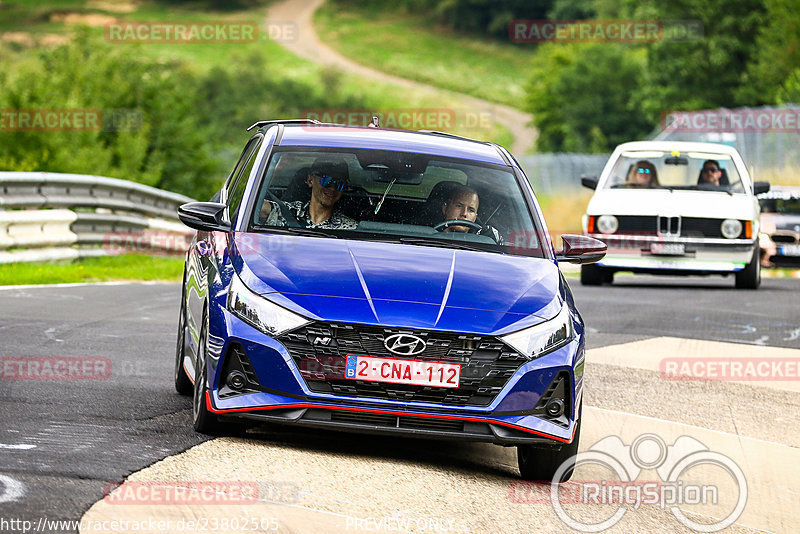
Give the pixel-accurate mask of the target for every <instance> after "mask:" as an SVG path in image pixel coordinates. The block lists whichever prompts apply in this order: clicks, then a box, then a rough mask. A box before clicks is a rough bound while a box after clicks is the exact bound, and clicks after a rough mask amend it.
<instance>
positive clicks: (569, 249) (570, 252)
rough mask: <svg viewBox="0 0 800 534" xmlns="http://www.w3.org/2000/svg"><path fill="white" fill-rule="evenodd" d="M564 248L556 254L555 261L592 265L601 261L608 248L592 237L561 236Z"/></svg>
mask: <svg viewBox="0 0 800 534" xmlns="http://www.w3.org/2000/svg"><path fill="white" fill-rule="evenodd" d="M561 240H562V241H563V242H564V248H562V249H561V250H559V251H558V252H556V260H558V261H564V262H567V263H594V262H596V261H598V260H601V259H603V256H605V255H606V251H607V250H608V246H607V245H606V244H605V243H603V242H602V241H600V240H599V239H595V238H593V237H587V236H585V235H574V234H563V235H562V236H561Z"/></svg>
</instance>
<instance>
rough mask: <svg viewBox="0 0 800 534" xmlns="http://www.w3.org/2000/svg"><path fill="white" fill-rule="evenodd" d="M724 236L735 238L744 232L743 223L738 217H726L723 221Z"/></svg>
mask: <svg viewBox="0 0 800 534" xmlns="http://www.w3.org/2000/svg"><path fill="white" fill-rule="evenodd" d="M721 229H722V236H723V237H725V238H727V239H735V238H737V237H739V234H741V233H742V223H741V221H737V220H736V219H725V220H724V221H722V226H721Z"/></svg>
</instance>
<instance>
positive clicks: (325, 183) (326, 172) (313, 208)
mask: <svg viewBox="0 0 800 534" xmlns="http://www.w3.org/2000/svg"><path fill="white" fill-rule="evenodd" d="M348 176H349V172H348V169H347V163H345V162H344V161H342V160H340V159H333V158H329V159H325V158H318V159H317V160H316V161H315V162H314V164H313V165H312V166H311V170H310V171H309V173H308V175H307V176H306V185H307V186H308V187H310V188H311V199H310V200H309V201H308V202H305V203H303V202H302V201H301V200H297V201H294V202H286V203H285V204H286V207H287V208H288V209H289V210H290V211H291V214H292V215H294V217H295V218H296V219H297V221H298V222H300V224H302V225H303V226H305V227H306V228H321V229H324V230H354V229H355V228H357V227H358V223H357V222H356V221H355V219H352V218H350V217H348V216H347V215H345V214H344V213H342V212H341V211H340V210H339V209H337V208H336V203H337V202H339V199H341V198H342V192H343V191H344V188H345V187H346V186H347V183H348ZM259 220H260V221H261V224H264V225H266V226H288V225H287V222H286V218H285V217H284V214H283V213H282V212H281V210H280V207H279V206H278V203H277V202H275V201H272V200H264V203H263V204H262V205H261V211H260V212H259Z"/></svg>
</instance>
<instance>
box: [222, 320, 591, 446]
mask: <svg viewBox="0 0 800 534" xmlns="http://www.w3.org/2000/svg"><path fill="white" fill-rule="evenodd" d="M222 313H223V315H224V319H225V320H224V327H225V330H227V332H220V333H219V334H221V335H220V337H221V338H223V339H225V344H224V346H222V347H221V350H220V353H219V354H220V358H219V359H218V360H216V361H215V360H213V358H212V360H210V361H209V367H212V366H213V367H214V368H212V369H210V371H211V373H212V378H211V383H210V388H209V389H210V390H209V393H208V397H207V399H206V403H207V406H208V409H209V410H210V411H212V412H213V413H216V414H218V415H219V416H220V417H221V418H242V419H249V420H256V421H269V422H276V423H285V424H296V425H303V426H310V427H320V428H334V429H339V430H345V431H353V432H365V433H381V434H401V435H406V436H411V437H422V438H436V439H455V440H464V441H484V442H492V443H498V444H504V445H513V444H523V443H547V444H550V445H558V444H564V443H569V442H571V441H572V439H573V435H574V432H575V428H576V424H575V416H576V413H575V412H576V410H575V407H576V406H579V403H580V392H581V390H582V372H583V346H584V344H583V337H582V333H580V334H579V335H576V337H575V339H573V341H572V342H570V343H569V344H568V345H566V346H564V347H562V348H560V349H558V350H556V351H553V352H551V353H549V354H547V355H545V356H542V357H540V358H538V359H536V360H533V361H527V362H526V363H524V364H522V365H521V366H520V367H519V368H518V369H517V370H516V371H515V372H514V373H513V376H511V377H510V378H509V379H508V381H507V382H506V384H505V386H504V387H503V388H502V390H501V391H500V392H499V393H498V394H497V395H496V396H495V397H494V398H493V400H492V402H491V403H490V404H488V405H487V406H464V405H461V406H459V405H447V404H441V403H432V402H415V401H408V400H393V399H382V398H369V397H364V396H348V395H342V394H326V393H320V392H318V391H312V390H311V389H310V388H309V387H308V384H307V382H306V380H305V379H304V378H303V376H302V374H301V370H300V369H299V368H298V365H297V362H296V359H295V358H293V357H292V355H291V354H290V353H289V351H288V350H287V348H286V347H285V346H284V345H283V344H281V343H280V342H278V341H277V340H275V339H273V338H271V337H269V336H267V335H265V334H263V333H261V332H260V331H258V330H256V329H254V328H253V327H251V326H250V325H248V324H246V323H244V322H242V321H240V320H239V319H238V318H236V317H234V316H232V315H231V314H230V313H228V312H227V310H222ZM236 351H239V352H242V351H243V352H244V353H245V354H246V356H247V362H249V364H250V368H249V369H244V371H245V374H247V375H248V377H250V378H252V377H253V376H255V377H256V379H257V385H256V384H255V383H254V382H252V381H250V382H249V384H250V385H251V386H252V387H251V388H249V389H247V388H246V389H245V390H244V391H240V392H237V391H232V390H231V389H230V387H228V386H227V383H226V375H227V373H229V372H230V369H231V367H230V365H232V364H230V363H226V362H234V361H235V360H234V359H233V355H234V353H235V352H236ZM237 358H238V359H241V358H240V356H237ZM245 367H246V365H245ZM561 381H563V383H564V384H565V385H564V386H563V387H562V388H561V389H560V390H559V391H563V392H565V397H566V398H565V399H564V400H565V405H566V409H565V414H564V416H562V417H561V418H558V419H554V418H549V417H548V416H546V415H543V409H542V408H541V406H540V405H541V403H543V402H545V401H547V400H548V399H549V398H551V397H552V395H553V394H554V389H553V384H558V383H560V382H561Z"/></svg>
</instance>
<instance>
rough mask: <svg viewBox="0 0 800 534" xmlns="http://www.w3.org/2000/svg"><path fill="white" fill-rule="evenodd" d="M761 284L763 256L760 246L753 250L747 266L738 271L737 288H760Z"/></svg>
mask: <svg viewBox="0 0 800 534" xmlns="http://www.w3.org/2000/svg"><path fill="white" fill-rule="evenodd" d="M760 285H761V257H760V254H759V249H758V247H756V248H755V250H753V256H752V258H750V263H748V264H747V267H745V268H744V269H742V270H741V271H738V272H737V273H736V289H758V286H760Z"/></svg>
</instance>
